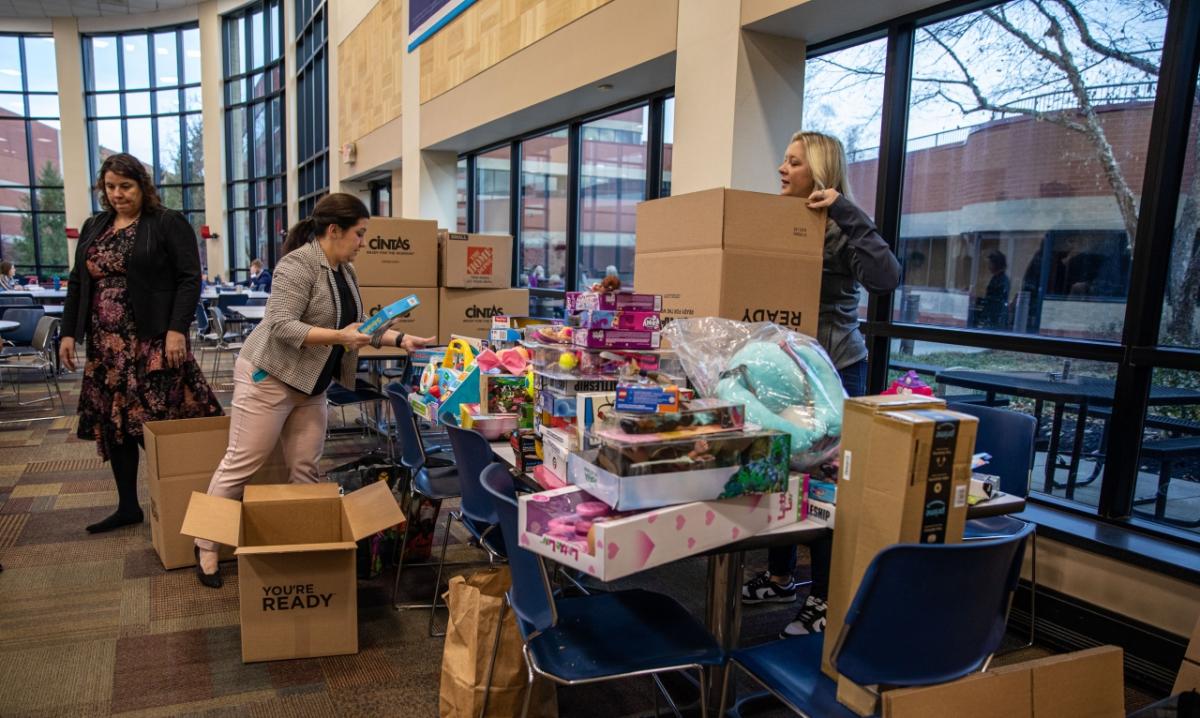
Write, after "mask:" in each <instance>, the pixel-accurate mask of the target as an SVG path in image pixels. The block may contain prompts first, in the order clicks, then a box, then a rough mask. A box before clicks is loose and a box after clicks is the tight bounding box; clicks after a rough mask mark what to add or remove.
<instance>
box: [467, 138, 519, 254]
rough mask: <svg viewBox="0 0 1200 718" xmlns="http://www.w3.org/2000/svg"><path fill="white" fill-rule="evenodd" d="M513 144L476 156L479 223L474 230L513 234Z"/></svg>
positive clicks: (476, 209) (476, 222)
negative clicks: (510, 182) (510, 184)
mask: <svg viewBox="0 0 1200 718" xmlns="http://www.w3.org/2000/svg"><path fill="white" fill-rule="evenodd" d="M512 157H513V152H512V147H511V146H509V145H505V146H503V147H497V148H496V149H494V150H492V151H490V152H484V153H483V154H481V155H479V156H478V157H477V158H476V159H475V227H474V229H473V231H475V232H483V233H485V234H486V233H491V234H512V214H511V208H512V188H511V187H509V178H510V177H512Z"/></svg>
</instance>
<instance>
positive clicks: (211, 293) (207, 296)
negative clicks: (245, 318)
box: [200, 287, 271, 302]
mask: <svg viewBox="0 0 1200 718" xmlns="http://www.w3.org/2000/svg"><path fill="white" fill-rule="evenodd" d="M226 296H232V297H250V298H252V299H266V298H267V297H269V296H271V293H270V292H253V291H248V292H217V290H215V289H213V288H212V287H209V288H208V289H205V290H202V291H201V292H200V299H202V300H204V301H206V302H211V301H216V299H217V297H226Z"/></svg>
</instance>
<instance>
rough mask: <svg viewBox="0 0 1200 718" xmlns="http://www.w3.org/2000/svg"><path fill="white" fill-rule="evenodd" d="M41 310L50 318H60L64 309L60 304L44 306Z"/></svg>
mask: <svg viewBox="0 0 1200 718" xmlns="http://www.w3.org/2000/svg"><path fill="white" fill-rule="evenodd" d="M42 309H44V310H45V311H46V314H49V315H50V316H52V317H61V316H62V313H63V309H64V307H63V305H61V304H45V305H43V306H42Z"/></svg>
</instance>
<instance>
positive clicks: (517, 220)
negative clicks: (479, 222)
mask: <svg viewBox="0 0 1200 718" xmlns="http://www.w3.org/2000/svg"><path fill="white" fill-rule="evenodd" d="M521 186H522V183H521V143H520V142H518V141H516V140H513V141H512V142H509V143H508V197H509V200H508V228H509V231H510V232H511V233H512V237H513V246H514V247H515V248H516V251H517V252H518V253H519V252H520V251H521V235H522V234H523V233H522V232H521ZM514 256H517V257H520V256H521V254H516V255H514ZM518 264H520V260H519V259H518V260H517V261H515V262H513V263H512V284H513V286H514V287H518V286H520V281H519V280H518V278H517V265H518Z"/></svg>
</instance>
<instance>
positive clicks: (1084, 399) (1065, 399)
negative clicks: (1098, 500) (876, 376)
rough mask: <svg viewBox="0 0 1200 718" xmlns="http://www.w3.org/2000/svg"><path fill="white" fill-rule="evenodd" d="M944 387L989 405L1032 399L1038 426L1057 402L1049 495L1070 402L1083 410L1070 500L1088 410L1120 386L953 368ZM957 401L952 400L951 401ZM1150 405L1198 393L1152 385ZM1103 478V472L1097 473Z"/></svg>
mask: <svg viewBox="0 0 1200 718" xmlns="http://www.w3.org/2000/svg"><path fill="white" fill-rule="evenodd" d="M937 381H938V383H940V384H947V385H950V386H961V387H963V388H966V389H975V390H977V391H983V392H986V393H987V397H988V401H989V402H991V401H992V400H994V399H995V398H996V394H1008V395H1010V396H1021V397H1025V398H1027V399H1034V400H1036V401H1037V402H1038V403H1039V406H1038V409H1037V411H1036V413H1037V416H1035V417H1034V418H1036V419H1037V420H1038V425H1039V427H1040V426H1041V409H1040V405H1041V402H1044V401H1048V402H1050V403H1052V404H1054V418H1053V420H1052V424H1051V427H1050V446H1049V447H1048V449H1047V451H1046V479H1045V486H1044V487H1043V491H1045V492H1046V493H1051V491H1052V490H1053V489H1054V486H1055V485H1054V472H1055V470H1056V469H1057V464H1058V453H1059V451H1058V448H1059V433H1060V432H1061V431H1062V418H1063V412H1064V410H1065V408H1066V405H1067V404H1074V405H1076V406H1078V407H1079V412H1078V418H1077V420H1076V424H1075V426H1076V427H1077V428H1076V431H1075V441H1074V443H1073V445H1072V447H1071V463H1070V466H1069V468H1068V469H1067V484H1066V491H1067V492H1066V497H1067V498H1068V499H1073V498H1074V497H1075V487H1076V486H1077V481H1076V478H1077V476H1078V473H1079V462H1080V458H1081V457H1082V454H1083V434H1084V432H1083V430H1082V427H1084V426H1085V425H1086V422H1087V414H1088V406H1089V405H1091V406H1112V405H1113V394H1114V393H1115V391H1116V387H1117V385H1116V382H1115V381H1113V380H1111V379H1100V378H1097V377H1087V376H1081V377H1075V378H1072V379H1066V380H1063V379H1055V378H1054V377H1053V376H1051V375H1049V374H1047V373H1044V372H1008V373H1006V372H988V371H968V370H958V369H951V370H947V371H940V372H938V373H937ZM947 398H949V399H953V397H947ZM1149 404H1150V405H1151V406H1172V405H1173V406H1186V405H1190V404H1200V391H1197V390H1195V389H1187V388H1183V387H1167V386H1152V387H1150V398H1149ZM1096 475H1097V476H1098V475H1099V472H1097V474H1096ZM1094 480H1095V476H1093V477H1092V478H1090V479H1088V480H1087V481H1085V482H1083V484H1082V485H1087V484H1088V483H1091V482H1092V481H1094Z"/></svg>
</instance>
